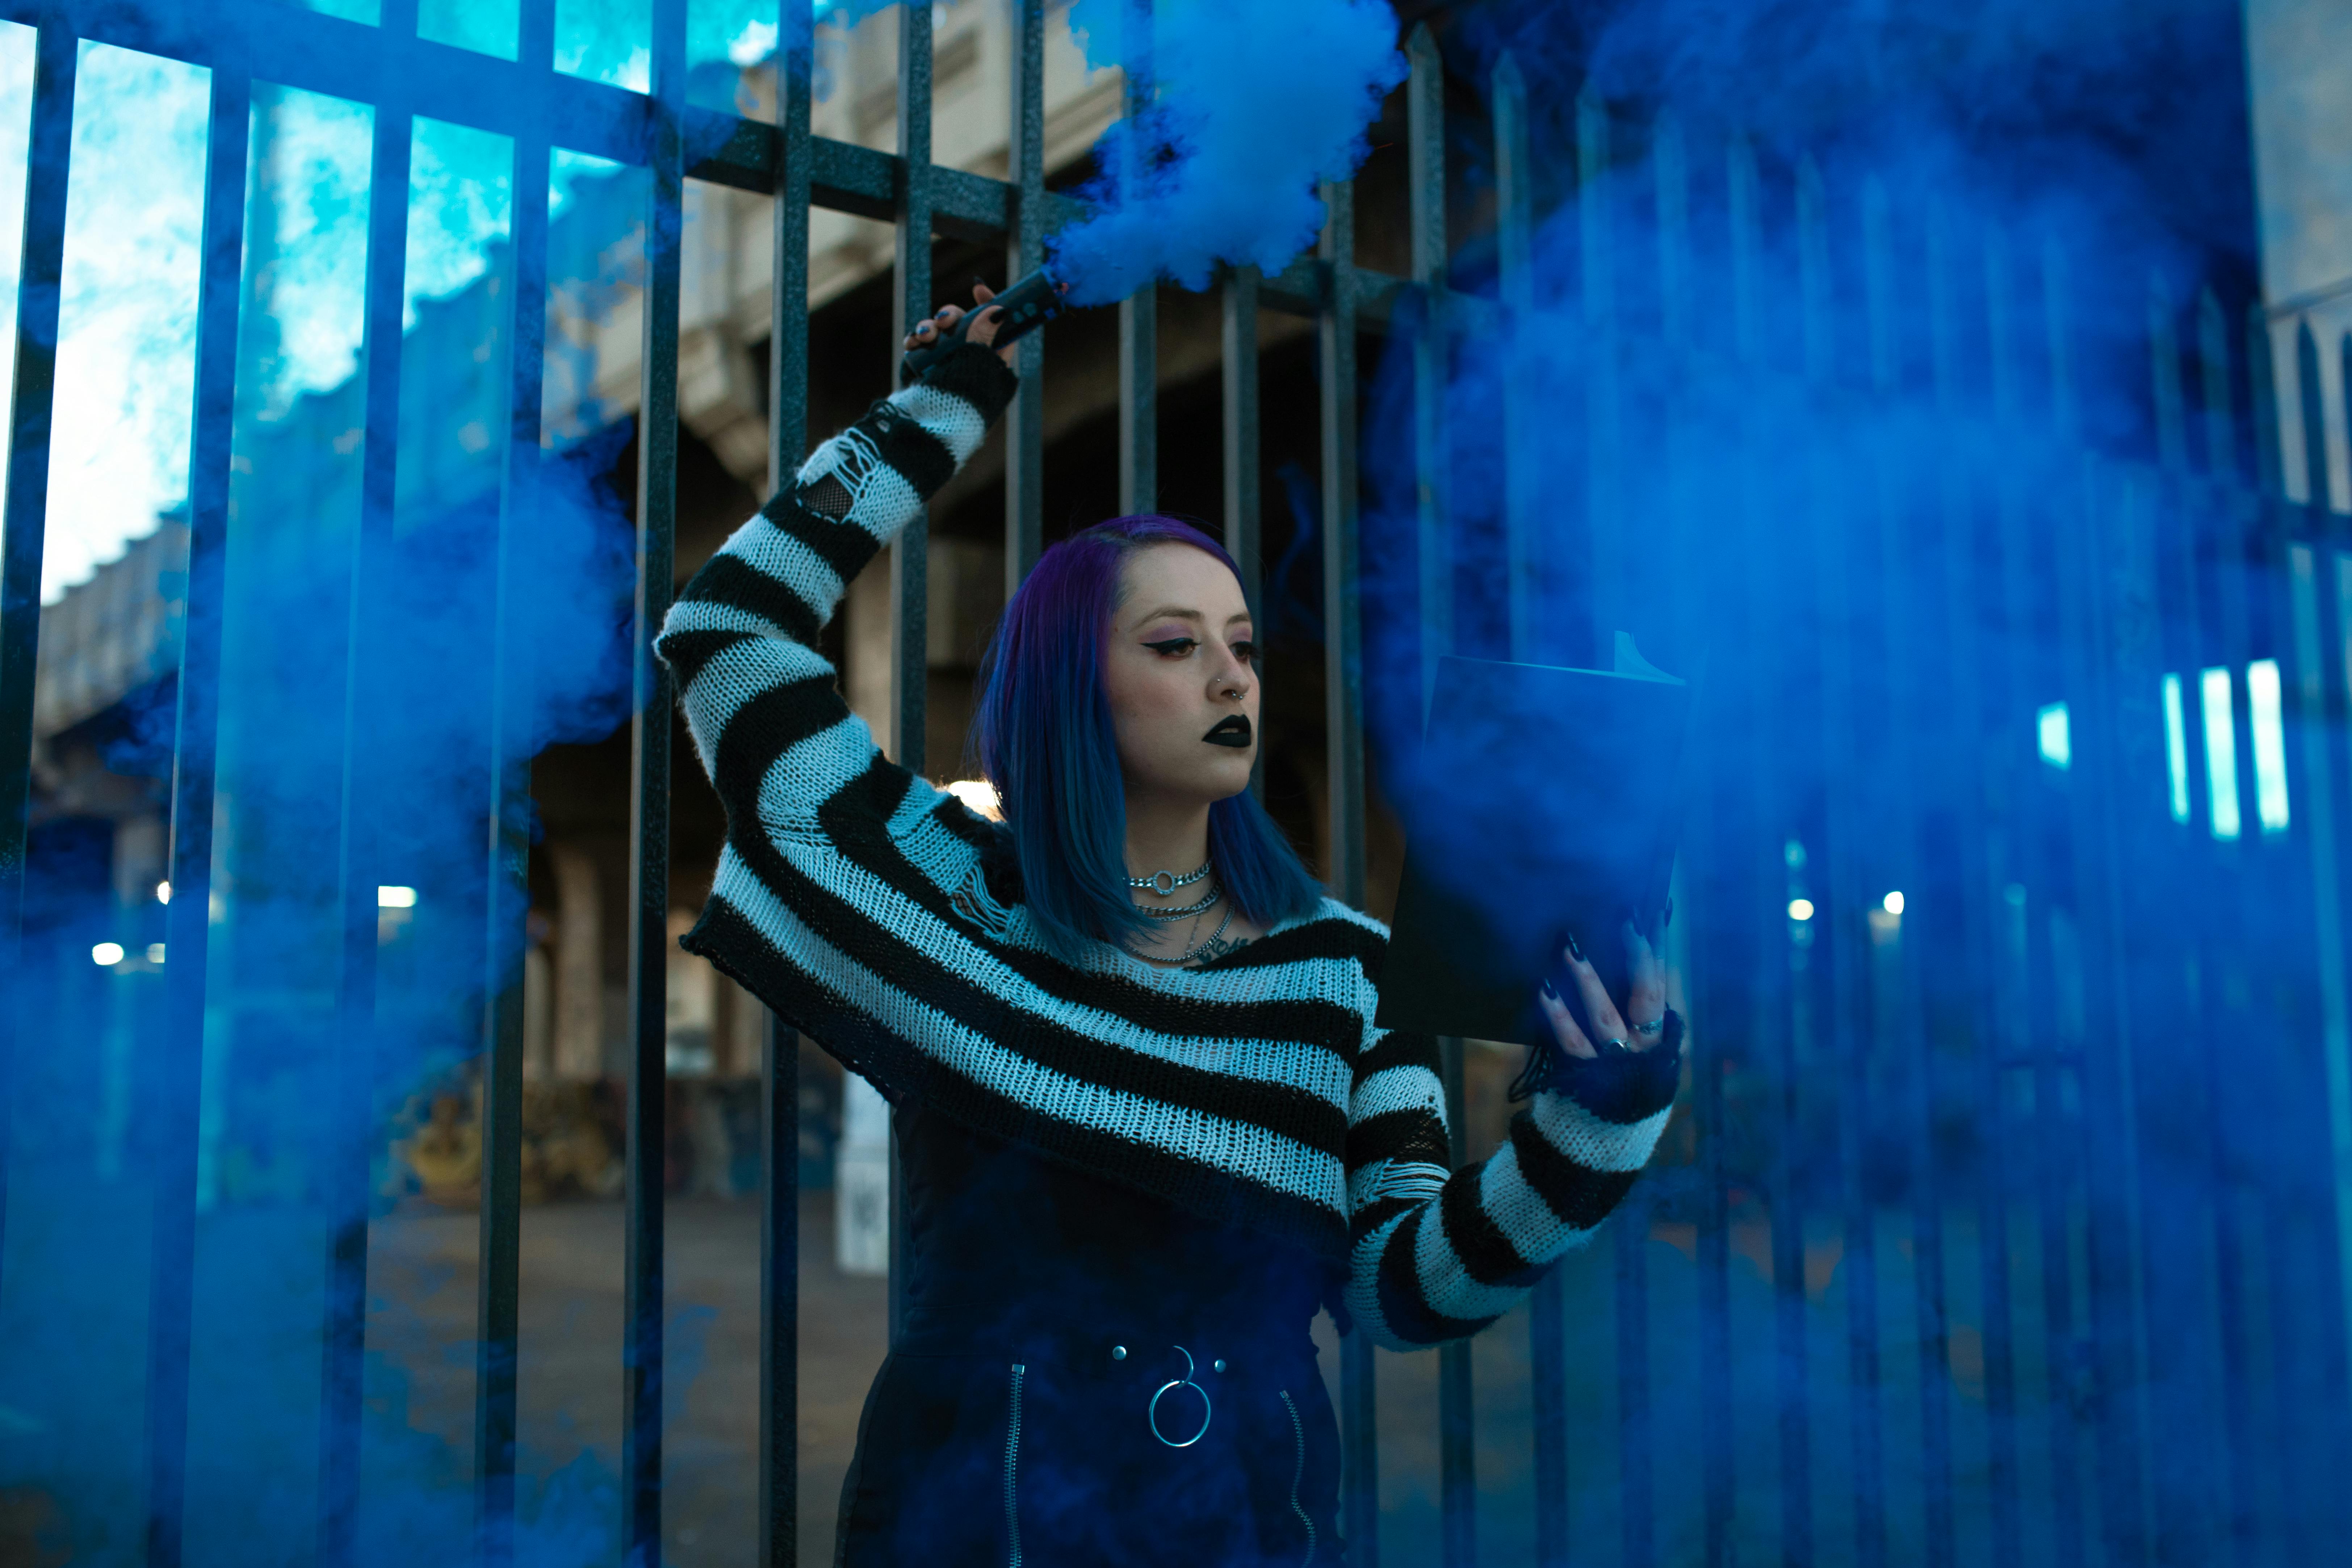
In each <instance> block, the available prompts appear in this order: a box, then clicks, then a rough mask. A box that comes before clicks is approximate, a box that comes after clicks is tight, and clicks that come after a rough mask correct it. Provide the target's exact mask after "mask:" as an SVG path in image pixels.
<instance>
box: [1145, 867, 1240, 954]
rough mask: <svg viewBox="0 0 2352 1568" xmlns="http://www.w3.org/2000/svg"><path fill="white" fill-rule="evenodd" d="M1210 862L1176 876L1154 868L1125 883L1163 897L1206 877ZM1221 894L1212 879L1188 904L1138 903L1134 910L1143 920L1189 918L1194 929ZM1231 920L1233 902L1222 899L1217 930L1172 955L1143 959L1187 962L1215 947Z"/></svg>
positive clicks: (1223, 894) (1222, 895)
mask: <svg viewBox="0 0 2352 1568" xmlns="http://www.w3.org/2000/svg"><path fill="white" fill-rule="evenodd" d="M1211 864H1212V862H1210V861H1207V860H1203V861H1202V862H1201V864H1200V867H1199V868H1197V869H1195V870H1192V871H1190V872H1187V873H1186V874H1185V875H1183V876H1181V877H1180V876H1178V875H1176V873H1175V872H1173V871H1155V872H1153V873H1152V874H1151V875H1150V876H1149V877H1129V879H1127V885H1128V886H1129V887H1130V888H1138V889H1140V888H1149V889H1151V890H1152V891H1153V892H1155V893H1158V894H1159V895H1160V897H1161V898H1163V899H1164V898H1166V897H1168V896H1169V895H1170V894H1171V893H1173V892H1174V891H1175V890H1176V889H1179V888H1189V887H1191V886H1192V884H1193V883H1195V882H1197V881H1199V880H1201V879H1202V878H1203V877H1206V876H1207V875H1208V874H1209V867H1210V865H1211ZM1224 896H1225V890H1224V889H1223V888H1221V887H1219V886H1217V884H1216V883H1214V882H1212V883H1210V884H1209V890H1208V893H1207V895H1206V896H1205V897H1202V898H1200V899H1197V900H1194V901H1193V902H1192V903H1189V904H1181V905H1179V906H1177V907H1176V908H1174V909H1152V908H1150V906H1148V905H1142V904H1139V905H1137V906H1136V912H1137V913H1139V914H1140V915H1142V916H1143V918H1144V919H1146V920H1152V921H1181V920H1188V919H1189V920H1192V921H1195V922H1196V924H1195V929H1198V926H1197V922H1198V921H1199V919H1200V917H1201V916H1202V915H1204V914H1206V913H1208V912H1209V910H1212V909H1213V908H1215V907H1216V903H1217V900H1220V899H1223V898H1224ZM1233 923H1234V906H1233V901H1232V900H1226V901H1225V913H1224V918H1223V920H1220V921H1218V922H1217V929H1216V930H1214V931H1211V932H1210V933H1209V934H1208V936H1207V937H1206V938H1205V939H1204V940H1202V941H1200V942H1194V943H1193V944H1192V946H1190V947H1188V948H1186V949H1185V950H1184V951H1183V952H1181V953H1178V954H1177V955H1176V956H1175V957H1173V958H1151V959H1149V960H1148V961H1147V962H1150V963H1191V962H1192V960H1194V959H1196V958H1198V957H1200V956H1201V954H1202V953H1203V952H1207V951H1208V950H1209V949H1211V948H1213V947H1214V946H1216V945H1217V942H1218V940H1219V939H1220V938H1222V937H1223V935H1224V934H1225V930H1226V928H1227V927H1229V926H1231V925H1232V924H1233ZM1128 951H1129V952H1135V950H1134V949H1133V948H1129V949H1128ZM1135 956H1136V957H1138V958H1144V957H1145V955H1144V954H1142V953H1139V952H1137V953H1135Z"/></svg>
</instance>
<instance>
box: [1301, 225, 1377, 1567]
mask: <svg viewBox="0 0 2352 1568" xmlns="http://www.w3.org/2000/svg"><path fill="white" fill-rule="evenodd" d="M1322 194H1323V203H1324V206H1325V208H1326V216H1325V218H1324V223H1323V238H1322V244H1321V247H1320V249H1321V260H1322V263H1323V277H1324V287H1325V289H1326V290H1327V293H1326V296H1325V299H1324V301H1323V311H1322V314H1321V315H1320V316H1319V317H1318V320H1317V322H1316V327H1317V349H1318V367H1319V369H1320V371H1321V373H1322V374H1321V379H1322V386H1321V408H1320V410H1319V413H1320V422H1321V427H1322V470H1323V473H1322V479H1323V605H1324V613H1323V627H1324V629H1323V719H1324V747H1325V756H1326V759H1327V771H1328V774H1329V784H1328V789H1329V792H1330V793H1329V805H1328V810H1327V811H1326V814H1325V815H1326V817H1327V819H1328V822H1329V823H1330V833H1331V852H1330V864H1329V865H1328V866H1327V867H1325V868H1324V871H1323V879H1324V883H1325V885H1326V886H1328V888H1329V889H1331V893H1332V896H1333V897H1335V898H1338V899H1339V900H1343V901H1344V902H1346V903H1349V904H1351V905H1354V906H1355V907H1357V908H1359V909H1360V908H1362V907H1363V902H1364V702H1363V611H1362V599H1361V596H1360V591H1359V586H1360V585H1359V584H1358V581H1357V575H1356V560H1357V539H1356V523H1357V516H1356V511H1357V506H1356V502H1357V480H1358V474H1357V468H1356V437H1357V428H1356V416H1357V388H1356V309H1357V300H1356V191H1355V186H1354V185H1353V184H1350V183H1348V182H1345V181H1334V180H1327V181H1325V182H1324V183H1323V187H1322ZM1375 1366H1376V1363H1375V1360H1374V1356H1373V1352H1372V1342H1371V1341H1370V1340H1369V1339H1367V1338H1366V1337H1365V1336H1364V1335H1363V1333H1362V1332H1360V1331H1358V1332H1355V1333H1351V1334H1349V1335H1348V1336H1347V1338H1346V1339H1345V1340H1343V1341H1342V1342H1340V1346H1339V1405H1340V1425H1341V1437H1342V1440H1343V1444H1344V1447H1345V1452H1346V1460H1347V1464H1346V1476H1345V1480H1346V1486H1347V1495H1346V1498H1345V1500H1344V1511H1345V1516H1346V1517H1345V1529H1346V1531H1347V1538H1348V1561H1349V1564H1350V1565H1351V1568H1377V1565H1378V1563H1380V1552H1381V1547H1380V1520H1381V1500H1380V1484H1381V1482H1380V1428H1379V1426H1378V1424H1377V1422H1376V1419H1375V1417H1376V1415H1377V1410H1376V1400H1375V1394H1376V1386H1377V1385H1376V1374H1375Z"/></svg>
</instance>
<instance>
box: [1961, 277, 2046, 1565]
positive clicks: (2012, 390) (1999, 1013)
mask: <svg viewBox="0 0 2352 1568" xmlns="http://www.w3.org/2000/svg"><path fill="white" fill-rule="evenodd" d="M1983 277H1984V286H1985V341H1986V344H1987V347H1988V349H1989V352H1990V359H1991V379H1992V390H1993V416H1994V418H1995V419H1996V421H1998V422H1999V424H2000V426H2002V427H2003V428H2004V429H2011V430H2013V429H2016V428H2018V422H2017V413H2018V409H2017V397H2016V380H2017V372H2016V350H2017V339H2016V331H2015V325H2014V313H2013V311H2012V310H2011V305H2010V293H2009V285H2010V259H2009V250H2008V247H2007V246H2006V245H2005V244H2004V243H2003V241H2002V239H2001V238H2000V236H1999V235H1998V234H1995V235H1993V236H1991V237H1989V238H1988V240H1987V242H1986V245H1985V249H1984V259H1983ZM1992 486H1993V492H1994V501H1993V531H1992V540H1991V542H1992V552H1993V554H1994V557H1995V562H1996V565H1995V570H1994V574H1993V576H1992V578H1991V581H1990V590H1991V592H1992V593H1993V594H1994V595H1997V597H1996V598H1995V599H1994V601H1993V602H1994V604H1995V605H1996V606H1997V610H1998V613H1997V616H1996V617H1995V622H1994V624H1995V625H1996V626H1998V627H1999V628H2000V632H2001V634H2002V635H2001V637H2000V642H1999V644H1998V645H1997V646H1995V647H1989V648H1986V649H1985V650H1984V652H1985V655H1986V656H1987V657H1986V658H1984V661H1983V662H1984V664H1985V666H1986V668H1987V669H1988V672H1989V675H1988V679H1989V680H1990V687H1991V691H1992V699H1991V701H1990V705H1984V704H1980V705H1979V713H1980V714H1981V713H1987V712H1989V713H1990V714H1991V715H1994V716H1995V717H1993V718H1992V719H1990V720H1989V722H1990V723H1992V724H1994V725H1995V726H1996V729H1995V731H1994V733H1992V734H1990V735H1989V736H1988V737H1986V742H1985V743H1983V744H1981V745H1979V746H1977V747H1975V748H1974V749H1975V751H1976V752H1977V753H1978V759H1979V775H1978V791H1979V804H1980V807H1981V809H1982V810H1983V812H1984V814H1985V816H1986V820H1987V825H1988V826H1987V832H1986V835H1985V837H1986V839H1987V844H1986V846H1985V850H1986V853H1985V861H1986V864H1985V866H1984V868H1982V870H1981V872H1980V873H1979V876H1980V881H1979V885H1978V887H1977V889H1976V891H1975V897H1976V898H1977V899H1978V900H1979V901H1980V903H1981V908H1982V913H1981V914H1980V915H1979V916H1978V918H1977V920H1976V921H1974V922H1973V932H1972V934H1973V936H1974V939H1975V941H1976V942H1977V943H1978V945H1979V957H1978V959H1977V960H1976V962H1975V964H1974V967H1975V969H1976V971H1977V973H1978V976H1979V978H1978V980H1977V983H1976V986H1975V993H1974V997H1973V1005H1972V1006H1971V1009H1970V1011H1971V1013H1972V1015H1973V1017H1974V1019H1975V1020H1976V1022H1975V1025H1974V1028H1973V1033H1974V1037H1975V1038H1974V1041H1973V1044H1974V1047H1975V1050H1976V1062H1975V1067H1976V1072H1975V1082H1974V1089H1975V1091H1976V1094H1975V1099H1976V1112H1977V1117H1978V1120H1979V1123H1980V1124H1981V1125H1982V1126H1983V1127H1985V1128H1986V1129H1988V1130H1989V1136H1988V1138H1987V1142H1986V1146H1987V1147H1988V1148H1990V1149H1993V1150H1999V1149H2000V1148H2002V1147H2003V1145H2004V1143H2005V1142H2006V1137H2007V1135H2008V1134H2009V1133H2010V1131H2011V1120H2010V1118H2009V1115H2008V1111H2007V1109H2006V1106H2005V1104H2004V1095H2003V1086H2004V1085H2005V1083H2006V1082H2007V1079H2006V1077H2005V1074H2006V1072H2007V1071H2008V1070H2009V1069H2010V1068H2014V1067H2018V1066H2021V1065H2023V1064H2024V1063H2025V1062H2027V1061H2028V1060H2030V1059H2031V1058H2029V1056H2028V1055H2027V1051H2028V1047H2029V1044H2030V1036H2029V1034H2028V1032H2027V1028H2026V1026H2025V1019H2026V1012H2025V1008H2024V1006H2023V1005H2022V998H2021V995H2020V991H2021V987H2019V986H2018V985H2017V984H2015V980H2016V975H2015V973H2014V971H2013V969H2011V966H2009V965H2008V963H2006V956H2005V955H2006V953H2007V952H2008V951H2009V948H2010V945H2011V944H2010V943H2009V942H2006V941H2004V940H2003V938H2004V936H2005V935H2006V933H2007V932H2008V931H2009V930H2010V929H2011V926H2012V924H2013V922H2014V921H2015V920H2016V919H2017V918H2018V917H2017V916H2016V915H2015V913H2014V910H2015V908H2016V905H2015V902H2014V900H2013V898H2012V892H2013V891H2021V890H2022V889H2023V887H2024V884H2023V883H2022V882H2021V881H2019V880H2013V879H2017V878H2020V877H2021V876H2022V875H2023V874H2024V872H2025V869H2026V860H2025V858H2024V857H2023V856H2022V855H2021V853H2020V852H2019V849H2018V845H2019V844H2020V842H2021V840H2025V834H2026V831H2027V830H2026V829H2025V827H2024V825H2023V823H2021V821H2019V820H2018V818H2019V817H2020V816H2021V815H2022V805H2021V803H2022V802H2024V801H2026V800H2030V799H2031V798H2032V795H2030V794H2029V793H2028V792H2029V791H2030V790H2031V789H2032V784H2033V781H2032V780H2031V779H2030V778H2022V777H2020V776H2019V772H2020V768H2019V763H2020V761H2021V758H2022V756H2023V754H2024V753H2023V748H2022V747H2021V746H2020V745H2017V744H2015V743H2013V742H2009V741H2008V739H2007V736H2006V734H2005V732H2003V731H2000V729H1999V728H1998V725H1999V724H2000V721H2001V717H2000V716H2006V715H2008V714H2011V713H2016V712H2021V711H2023V710H2025V709H2026V708H2027V707H2028V706H2030V705H2031V703H2032V698H2031V696H2030V695H2029V694H2030V693H2031V691H2032V686H2033V682H2032V674H2031V672H2029V671H2028V670H2027V669H2026V668H2024V667H2023V663H2022V658H2023V655H2022V647H2021V645H2022V643H2023V641H2024V638H2025V637H2026V636H2027V635H2028V631H2029V628H2030V627H2031V626H2032V618H2031V616H2029V614H2028V612H2027V604H2028V600H2027V597H2026V595H2025V592H2024V587H2023V583H2024V576H2023V572H2024V563H2023V562H2022V561H2021V555H2022V553H2023V552H2024V549H2025V532H2024V530H2025V523H2024V518H2023V511H2024V508H2023V505H2022V504H2021V496H2020V495H2019V493H2018V488H2017V486H2016V485H2015V484H2014V483H2013V482H2011V481H2010V480H2009V479H2007V477H2006V476H1998V475H1997V476H1994V477H1993V479H1992ZM1950 543H1951V542H1950V541H1948V546H1949V544H1950ZM1950 559H1951V556H1950V552H1949V550H1948V553H1947V560H1950ZM1968 612H1969V600H1968V599H1967V597H1966V596H1962V597H1960V598H1958V599H1957V600H1955V601H1954V602H1952V604H1951V606H1950V610H1949V612H1948V613H1949V614H1950V615H1951V616H1952V618H1953V620H1954V622H1955V624H1956V627H1957V626H1963V625H1966V624H1967V622H1968V619H1969V614H1968ZM2020 786H2023V787H2020ZM2025 841H2030V840H2025ZM2029 896H2030V895H2029ZM1975 1163H1976V1166H1977V1169H1976V1172H1975V1177H1976V1180H1975V1186H1976V1204H1977V1272H1978V1277H1979V1279H1980V1280H1981V1282H1982V1298H1983V1301H1984V1346H1985V1436H1986V1447H1987V1458H1988V1460H1989V1465H1988V1470H1989V1476H1990V1489H1991V1492H1992V1526H1993V1530H1992V1561H1993V1564H1994V1568H2016V1564H2017V1563H2020V1562H2021V1559H2022V1557H2023V1554H2024V1542H2023V1538H2022V1530H2023V1521H2022V1518H2021V1510H2020V1498H2019V1473H2018V1455H2017V1373H2016V1348H2015V1330H2014V1325H2013V1323H2012V1321H2011V1289H2012V1287H2011V1279H2010V1226H2009V1220H2010V1213H2009V1211H2010V1207H2011V1202H2012V1200H2013V1198H2014V1196H2015V1195H2016V1186H2015V1184H2014V1182H2013V1181H2012V1179H2011V1171H2010V1168H2009V1164H2008V1162H2007V1160H2006V1159H2005V1158H2002V1157H2000V1156H1999V1155H1994V1156H1993V1157H1990V1158H1987V1157H1985V1156H1982V1155H1979V1157H1978V1159H1977V1161H1976V1162H1975Z"/></svg>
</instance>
